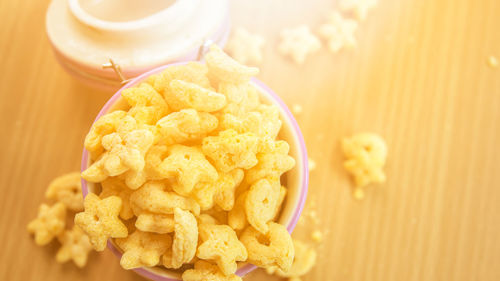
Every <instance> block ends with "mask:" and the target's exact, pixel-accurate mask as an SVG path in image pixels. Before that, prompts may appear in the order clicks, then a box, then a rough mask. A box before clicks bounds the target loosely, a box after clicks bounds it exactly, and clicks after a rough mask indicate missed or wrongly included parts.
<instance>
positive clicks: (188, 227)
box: [163, 208, 198, 269]
mask: <svg viewBox="0 0 500 281" xmlns="http://www.w3.org/2000/svg"><path fill="white" fill-rule="evenodd" d="M174 221H175V234H174V243H173V244H172V251H171V252H167V253H166V254H165V255H163V265H164V266H165V267H166V268H173V269H177V268H179V267H181V266H182V265H183V264H184V263H188V262H190V261H191V260H192V259H193V257H194V255H195V254H196V247H197V246H198V223H197V221H196V218H195V217H194V216H193V214H191V213H190V212H189V211H183V210H181V209H179V208H175V211H174Z"/></svg>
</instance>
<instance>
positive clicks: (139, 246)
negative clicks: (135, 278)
mask: <svg viewBox="0 0 500 281" xmlns="http://www.w3.org/2000/svg"><path fill="white" fill-rule="evenodd" d="M116 244H118V246H119V247H120V248H121V249H122V250H123V255H122V257H121V259H120V265H121V266H122V267H123V268H125V269H132V268H138V267H152V266H155V265H157V264H158V263H159V262H160V257H161V256H162V255H163V254H164V253H165V252H166V251H167V250H168V249H169V248H170V247H171V245H172V237H170V235H168V234H154V233H148V232H142V231H139V230H136V231H135V232H134V233H132V234H130V235H129V236H128V237H127V238H121V239H116Z"/></svg>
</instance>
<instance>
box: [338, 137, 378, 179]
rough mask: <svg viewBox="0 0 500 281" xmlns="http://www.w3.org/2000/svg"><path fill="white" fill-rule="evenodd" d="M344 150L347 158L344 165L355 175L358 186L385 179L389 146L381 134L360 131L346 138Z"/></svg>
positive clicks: (343, 141) (343, 142)
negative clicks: (384, 168) (384, 169)
mask: <svg viewBox="0 0 500 281" xmlns="http://www.w3.org/2000/svg"><path fill="white" fill-rule="evenodd" d="M342 150H343V152H344V155H345V157H346V158H347V160H346V161H345V162H344V167H345V168H346V170H347V171H348V172H349V173H351V174H352V175H353V177H354V181H355V184H356V186H357V187H363V186H365V185H367V184H370V183H382V182H384V181H385V178H386V177H385V174H384V171H383V167H384V165H385V162H386V158H387V146H386V144H385V142H384V140H383V139H382V138H381V137H380V136H378V135H376V134H372V133H360V134H356V135H354V136H352V137H350V138H344V139H343V140H342Z"/></svg>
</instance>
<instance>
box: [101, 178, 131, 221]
mask: <svg viewBox="0 0 500 281" xmlns="http://www.w3.org/2000/svg"><path fill="white" fill-rule="evenodd" d="M101 187H102V188H101V194H99V197H101V199H104V198H107V197H110V196H117V197H120V198H121V199H122V204H123V205H122V209H121V211H120V217H121V218H122V219H124V220H128V219H131V218H132V217H134V213H133V212H132V207H131V206H130V194H132V192H133V191H132V190H131V189H130V188H128V187H127V185H126V184H125V182H124V181H123V180H121V179H119V178H114V177H112V178H107V179H106V180H104V181H103V182H101Z"/></svg>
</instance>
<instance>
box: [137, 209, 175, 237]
mask: <svg viewBox="0 0 500 281" xmlns="http://www.w3.org/2000/svg"><path fill="white" fill-rule="evenodd" d="M135 227H137V229H139V230H141V231H147V232H155V233H160V234H165V233H170V232H173V231H174V216H173V215H163V214H150V213H141V214H140V215H137V220H136V221H135Z"/></svg>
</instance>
